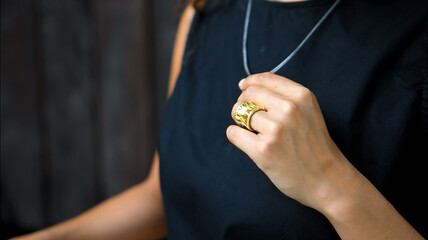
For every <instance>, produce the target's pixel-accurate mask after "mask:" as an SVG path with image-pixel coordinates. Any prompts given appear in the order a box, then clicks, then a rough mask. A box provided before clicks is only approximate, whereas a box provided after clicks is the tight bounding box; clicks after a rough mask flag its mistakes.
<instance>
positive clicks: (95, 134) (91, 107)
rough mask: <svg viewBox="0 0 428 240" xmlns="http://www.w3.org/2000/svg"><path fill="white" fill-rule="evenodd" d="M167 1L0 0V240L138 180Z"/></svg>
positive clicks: (145, 163) (167, 24)
mask: <svg viewBox="0 0 428 240" xmlns="http://www.w3.org/2000/svg"><path fill="white" fill-rule="evenodd" d="M174 9H175V1H174V0H156V1H149V0H143V1H139V0H104V1H103V0H91V1H89V0H88V1H85V0H70V1H57V0H1V221H2V229H5V230H6V231H3V230H2V231H1V232H2V238H6V237H8V236H12V235H14V234H21V233H24V232H27V231H33V230H36V229H39V228H43V227H46V226H49V225H51V224H54V223H57V222H59V221H62V220H64V219H67V218H70V217H72V216H75V215H76V214H78V213H80V212H82V211H84V210H86V209H88V208H90V207H91V206H93V205H95V204H97V203H98V202H100V201H102V200H103V199H105V198H107V197H109V196H112V195H114V194H117V193H119V192H121V191H123V190H124V189H126V188H127V187H129V186H131V185H134V184H136V183H138V182H140V181H142V180H144V179H145V177H146V176H147V173H148V171H149V168H150V165H151V159H152V156H153V152H154V149H155V147H156V143H157V135H158V132H159V128H160V125H161V120H162V115H163V111H164V107H165V94H166V86H167V80H168V72H169V65H170V56H171V51H172V45H173V39H174V35H175V31H176V23H177V20H178V14H177V13H176V12H175V11H174Z"/></svg>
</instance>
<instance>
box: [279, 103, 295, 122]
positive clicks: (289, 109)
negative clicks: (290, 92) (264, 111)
mask: <svg viewBox="0 0 428 240" xmlns="http://www.w3.org/2000/svg"><path fill="white" fill-rule="evenodd" d="M281 109H282V112H283V113H284V115H283V118H284V117H285V118H287V117H288V116H289V115H290V114H294V113H296V112H297V110H298V107H297V105H296V104H295V103H294V102H292V101H289V100H284V101H282V103H281Z"/></svg>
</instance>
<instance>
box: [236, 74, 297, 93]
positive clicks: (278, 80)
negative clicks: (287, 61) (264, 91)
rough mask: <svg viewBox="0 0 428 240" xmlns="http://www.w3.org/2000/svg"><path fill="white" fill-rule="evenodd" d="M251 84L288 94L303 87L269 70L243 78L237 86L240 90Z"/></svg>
mask: <svg viewBox="0 0 428 240" xmlns="http://www.w3.org/2000/svg"><path fill="white" fill-rule="evenodd" d="M251 85H259V86H263V87H265V88H268V89H270V90H272V91H275V92H277V93H280V94H283V95H290V93H292V92H293V91H294V90H296V89H297V88H302V87H303V86H302V85H301V84H299V83H296V82H294V81H292V80H290V79H288V78H286V77H282V76H279V75H276V74H274V73H271V72H265V73H259V74H253V75H251V76H248V77H247V78H245V79H243V81H241V82H240V83H239V87H240V88H241V90H242V91H243V90H245V89H247V88H248V87H249V86H251Z"/></svg>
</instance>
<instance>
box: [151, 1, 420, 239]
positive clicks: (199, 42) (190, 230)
mask: <svg viewBox="0 0 428 240" xmlns="http://www.w3.org/2000/svg"><path fill="white" fill-rule="evenodd" d="M332 3H333V2H332V1H324V0H321V1H310V2H304V3H279V2H267V1H264V0H254V2H253V9H252V15H251V22H250V27H249V33H248V59H249V66H250V69H251V70H252V72H254V73H256V72H264V71H269V70H271V69H272V68H273V67H275V66H276V65H277V64H278V63H279V62H281V61H282V60H283V59H284V58H285V57H286V56H288V55H289V54H290V52H291V51H292V50H293V49H294V48H295V47H296V46H297V45H298V44H299V43H300V41H301V40H302V39H303V38H304V37H305V36H306V34H307V33H308V32H309V31H310V30H311V29H312V27H313V26H314V25H315V23H316V22H317V21H318V20H319V18H320V17H321V16H322V15H323V14H324V13H325V11H326V10H327V9H328V8H329V7H330V6H331V4H332ZM246 6H247V0H236V1H230V4H229V5H228V6H227V7H223V8H220V9H217V10H216V11H214V12H208V13H196V15H195V17H194V20H193V23H192V27H191V33H190V34H189V38H188V42H187V45H186V50H185V56H184V59H183V60H184V61H183V65H182V69H181V73H180V75H179V78H178V81H177V84H176V87H175V91H174V93H173V95H172V97H171V99H170V101H169V105H168V109H167V114H166V119H165V122H164V126H163V130H162V133H161V137H160V142H159V154H160V178H161V188H162V194H163V201H164V206H165V212H166V220H167V229H168V239H336V238H338V235H337V233H336V232H335V230H334V229H333V227H332V226H331V224H330V223H329V221H328V220H327V219H326V218H325V217H324V216H323V215H322V214H320V213H319V212H317V211H316V210H314V209H311V208H308V207H306V206H303V205H301V204H300V203H298V202H296V201H295V200H293V199H290V198H288V197H287V196H285V195H283V194H282V193H281V192H280V191H279V190H278V189H277V188H276V187H275V186H274V185H273V184H272V183H271V182H270V180H269V179H268V178H267V177H266V176H265V174H264V173H263V172H262V171H261V170H259V169H258V168H257V166H256V165H255V164H254V163H253V161H252V160H251V159H249V158H248V157H247V155H246V154H244V153H243V152H241V151H240V150H239V149H238V148H236V147H235V146H234V145H232V144H231V143H230V142H229V141H228V140H227V138H226V128H227V127H228V126H229V125H231V124H234V122H233V120H232V118H231V116H230V111H231V109H232V106H233V104H234V103H235V102H236V100H237V98H238V96H239V95H240V90H239V88H238V82H239V80H240V79H242V78H243V77H245V71H244V68H243V64H242V50H241V49H242V47H241V44H242V34H243V26H244V19H245V10H246ZM427 13H428V1H426V0H421V1H405V0H403V1H380V0H377V1H376V0H367V1H364V0H343V1H342V2H341V3H340V4H339V5H338V6H337V8H336V9H335V10H334V12H332V14H331V15H330V16H329V17H328V18H327V19H326V21H325V22H324V23H323V24H322V25H321V27H320V28H319V29H318V30H317V32H316V33H315V34H314V35H313V37H312V38H311V39H310V40H309V41H308V42H307V43H306V44H305V45H304V47H303V48H302V49H301V50H300V52H299V53H298V54H297V55H296V56H295V57H294V58H293V59H292V60H291V61H290V62H289V63H288V64H287V65H286V66H285V67H283V68H282V69H281V70H280V71H279V72H278V73H277V74H279V75H282V76H285V77H288V78H290V79H292V80H294V81H296V82H298V83H301V84H302V85H304V86H306V87H307V88H309V89H310V90H312V92H314V94H315V96H316V97H317V99H318V101H319V104H320V106H321V110H322V112H323V115H324V117H325V121H326V123H327V127H328V129H329V132H330V134H331V137H332V138H333V140H334V141H335V143H336V144H337V145H338V146H339V148H340V149H341V151H342V152H343V153H344V155H345V156H346V157H347V158H348V160H349V161H350V162H351V163H352V164H353V165H354V166H355V167H356V168H357V169H358V170H359V171H360V172H361V173H362V174H363V175H364V176H366V177H367V178H368V179H369V180H370V181H371V182H372V183H373V184H374V185H375V186H376V187H377V188H378V189H379V190H380V191H381V192H382V194H383V195H384V196H385V197H386V198H387V199H388V200H389V201H390V202H391V203H392V204H393V205H394V206H395V207H396V208H397V210H398V211H399V212H400V213H401V214H402V215H403V216H404V217H405V218H406V219H407V220H408V221H409V222H410V224H412V225H413V226H414V227H415V228H416V229H417V230H418V231H419V232H420V233H422V234H423V235H424V236H425V237H428V235H427V229H428V227H427V226H428V223H427V221H426V214H427V209H428V204H427V203H428V199H427V195H426V189H427V178H426V174H427V170H428V169H427V167H426V165H425V163H426V162H427V161H428V157H427V155H428V150H427V149H428V131H427V129H428V53H427V49H428V48H427V46H428V44H427V41H428V30H427V25H428V24H427V23H428V22H427Z"/></svg>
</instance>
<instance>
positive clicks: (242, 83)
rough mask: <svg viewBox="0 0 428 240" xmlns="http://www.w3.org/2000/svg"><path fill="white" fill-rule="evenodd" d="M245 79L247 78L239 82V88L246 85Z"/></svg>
mask: <svg viewBox="0 0 428 240" xmlns="http://www.w3.org/2000/svg"><path fill="white" fill-rule="evenodd" d="M244 81H245V78H244V79H242V80H241V81H239V83H238V85H239V88H243V87H244Z"/></svg>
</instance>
